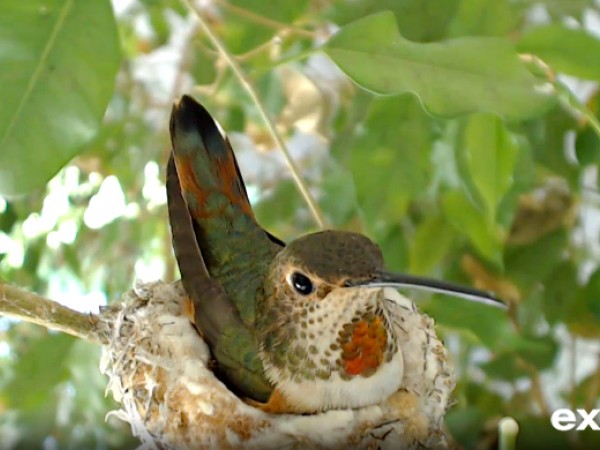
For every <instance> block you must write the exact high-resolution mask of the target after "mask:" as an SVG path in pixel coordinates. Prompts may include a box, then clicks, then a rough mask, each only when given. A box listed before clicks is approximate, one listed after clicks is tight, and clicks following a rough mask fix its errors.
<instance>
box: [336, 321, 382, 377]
mask: <svg viewBox="0 0 600 450" xmlns="http://www.w3.org/2000/svg"><path fill="white" fill-rule="evenodd" d="M369 319H370V320H369ZM369 319H362V320H360V321H358V322H355V323H351V324H346V325H344V330H343V331H342V332H340V336H339V341H340V344H341V348H342V364H343V368H344V370H345V371H346V374H347V375H361V376H363V377H368V376H371V375H373V374H374V373H375V371H376V370H377V368H378V367H379V366H380V365H381V363H382V362H383V359H384V352H385V348H386V344H387V332H386V329H385V326H384V324H383V321H382V319H381V317H378V316H375V317H374V318H372V319H371V318H369Z"/></svg>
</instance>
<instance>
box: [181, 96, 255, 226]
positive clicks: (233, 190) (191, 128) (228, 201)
mask: <svg viewBox="0 0 600 450" xmlns="http://www.w3.org/2000/svg"><path fill="white" fill-rule="evenodd" d="M170 130H171V139H172V143H173V152H174V155H175V165H176V166H177V172H178V175H179V180H180V183H181V188H182V190H183V192H184V193H186V192H187V193H190V194H191V196H189V197H191V198H192V199H193V201H192V202H190V201H189V198H188V196H186V200H187V203H188V206H189V207H190V212H191V213H192V215H193V217H194V218H195V219H197V220H202V219H204V218H207V217H215V216H219V215H224V214H225V215H226V214H227V213H228V211H227V210H226V209H227V207H228V206H233V207H235V208H236V211H230V212H229V214H234V213H238V214H239V213H240V212H241V213H243V214H244V215H246V216H247V217H248V218H249V219H250V220H251V221H254V220H255V219H254V213H253V212H252V208H251V206H250V202H249V200H248V194H247V192H246V186H245V185H244V181H243V179H242V176H241V174H240V170H239V167H238V165H237V161H236V159H235V156H234V154H233V150H232V149H231V145H230V144H229V141H228V140H227V138H226V137H225V136H224V134H223V133H222V131H221V130H220V128H219V126H218V125H217V123H216V122H215V120H214V119H213V118H212V116H211V115H210V114H209V113H208V111H207V110H206V109H205V108H204V107H203V106H202V105H200V104H199V103H198V102H196V101H195V100H194V99H193V98H192V97H190V96H187V95H184V96H183V97H182V98H181V100H180V101H179V102H178V103H176V104H175V105H174V107H173V112H172V114H171V122H170Z"/></svg>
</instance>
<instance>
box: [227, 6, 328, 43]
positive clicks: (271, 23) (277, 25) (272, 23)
mask: <svg viewBox="0 0 600 450" xmlns="http://www.w3.org/2000/svg"><path fill="white" fill-rule="evenodd" d="M217 3H218V4H219V5H221V6H222V7H224V8H225V9H228V10H229V11H231V12H232V13H234V14H237V15H238V16H241V17H244V18H246V19H248V20H251V21H252V22H255V23H257V24H260V25H264V26H266V27H269V28H274V29H276V30H281V31H287V32H289V33H293V34H297V35H298V36H303V37H306V38H310V39H312V38H314V37H315V36H316V33H314V32H312V31H308V30H305V29H303V28H297V27H294V26H291V25H288V24H287V23H283V22H278V21H276V20H273V19H269V18H268V17H264V16H261V15H259V14H256V13H253V12H252V11H248V10H247V9H244V8H240V7H239V6H236V5H232V4H231V3H229V2H227V1H224V0H217Z"/></svg>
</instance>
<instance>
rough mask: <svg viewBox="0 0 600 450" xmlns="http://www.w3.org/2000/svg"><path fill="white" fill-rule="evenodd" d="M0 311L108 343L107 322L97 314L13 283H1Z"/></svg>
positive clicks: (83, 337) (3, 313)
mask: <svg viewBox="0 0 600 450" xmlns="http://www.w3.org/2000/svg"><path fill="white" fill-rule="evenodd" d="M0 315H2V316H6V317H12V318H14V319H20V320H24V321H26V322H31V323H35V324H37V325H41V326H43V327H46V328H49V329H52V330H56V331H61V332H63V333H67V334H70V335H72V336H75V337H78V338H80V339H84V340H86V341H88V342H92V343H94V344H107V343H108V338H107V337H106V332H105V331H106V330H105V329H104V328H105V326H104V325H103V322H101V321H100V320H98V317H97V316H95V315H93V314H83V313H80V312H77V311H73V310H72V309H69V308H67V307H65V306H62V305H61V304H59V303H57V302H55V301H52V300H49V299H47V298H45V297H42V296H40V295H37V294H34V293H32V292H28V291H25V290H24V289H21V288H18V287H16V286H11V285H9V284H3V283H0Z"/></svg>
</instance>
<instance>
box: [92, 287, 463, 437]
mask: <svg viewBox="0 0 600 450" xmlns="http://www.w3.org/2000/svg"><path fill="white" fill-rule="evenodd" d="M393 292H394V295H397V296H398V298H397V299H396V298H395V299H394V300H396V301H398V302H402V303H403V304H404V305H405V306H408V308H407V309H406V310H404V309H403V311H405V312H404V313H403V316H402V317H401V319H400V320H399V322H400V323H401V325H402V327H401V330H402V334H401V335H402V336H404V338H403V339H402V340H401V342H399V348H400V349H401V351H402V353H403V357H404V374H403V383H402V388H401V389H400V390H399V391H398V392H397V393H396V394H394V395H392V396H391V397H390V398H389V399H388V400H387V401H386V402H384V403H382V404H379V405H375V406H370V407H366V408H361V409H355V410H336V411H329V412H325V413H321V414H316V415H288V414H285V415H275V414H267V413H264V412H262V411H260V410H258V409H256V408H254V407H252V406H249V405H248V404H246V403H244V402H243V401H242V400H241V399H240V398H238V397H237V396H235V395H234V394H233V393H232V392H231V391H229V390H228V389H227V387H226V386H225V385H224V384H223V383H222V382H221V381H219V380H218V379H217V378H216V377H215V375H214V374H213V372H212V371H211V369H210V365H211V358H210V352H209V350H208V347H207V345H206V344H205V343H204V341H203V340H202V338H201V337H200V336H199V335H198V333H197V332H196V330H195V329H194V328H193V326H192V325H191V324H190V321H189V318H188V316H187V315H186V314H185V312H184V307H183V304H184V303H183V294H184V293H183V290H182V289H181V288H180V287H179V286H178V285H168V284H164V283H162V282H156V283H149V284H139V285H138V286H137V287H136V289H135V290H134V291H133V292H130V293H129V294H127V295H126V296H125V299H124V303H123V304H120V305H116V306H113V307H111V308H110V309H108V310H107V311H105V312H104V313H103V317H104V319H105V320H107V321H110V322H111V328H112V330H113V335H112V337H111V342H110V344H109V345H108V346H106V347H104V351H103V357H102V361H101V370H102V372H103V373H105V374H106V375H108V377H109V378H110V381H109V384H108V387H107V391H110V392H112V394H113V396H114V398H115V399H116V400H117V402H119V403H120V404H121V405H122V407H121V409H120V410H118V411H115V412H113V413H111V414H115V415H116V416H117V417H119V418H121V419H123V420H125V421H127V422H129V423H130V424H131V429H132V433H133V434H134V435H135V436H137V437H139V438H140V440H141V442H142V447H143V448H149V449H154V448H156V449H166V448H169V449H171V448H172V449H200V448H205V449H235V448H248V449H254V448H256V449H267V448H273V449H302V448H311V449H338V448H344V449H346V448H365V449H371V448H373V449H375V448H379V449H416V448H446V446H447V445H448V443H447V441H446V435H445V430H444V427H443V417H444V414H445V412H446V409H447V408H448V406H449V400H450V394H451V392H452V390H453V389H454V384H455V383H454V377H453V374H452V371H451V370H450V368H449V366H448V361H447V356H446V350H445V348H444V346H443V345H442V343H441V342H440V340H439V339H438V338H437V336H436V334H435V330H434V328H433V320H432V319H431V318H429V317H428V316H426V315H423V314H420V313H419V312H418V311H417V309H416V308H415V307H414V305H413V304H412V302H411V301H410V300H408V299H406V298H405V297H402V296H400V295H399V294H397V293H396V292H395V291H393Z"/></svg>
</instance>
